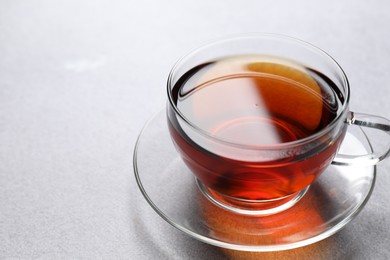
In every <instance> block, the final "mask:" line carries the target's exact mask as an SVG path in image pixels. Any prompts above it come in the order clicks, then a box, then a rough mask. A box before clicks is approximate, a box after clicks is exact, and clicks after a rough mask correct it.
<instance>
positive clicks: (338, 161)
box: [332, 111, 390, 166]
mask: <svg viewBox="0 0 390 260" xmlns="http://www.w3.org/2000/svg"><path fill="white" fill-rule="evenodd" d="M345 123H346V124H348V125H356V126H361V127H369V128H374V129H377V130H380V131H384V132H386V133H387V134H388V135H390V120H388V119H386V118H384V117H380V116H374V115H368V114H361V113H355V112H351V111H350V112H349V114H348V116H347V119H346V121H345ZM389 137H390V136H389ZM389 155H390V145H388V147H387V148H386V149H385V151H380V152H378V151H373V152H372V153H369V154H365V155H348V154H337V155H336V157H335V158H334V159H333V162H332V164H335V165H348V166H356V165H358V166H370V165H375V164H377V163H378V162H380V161H382V160H383V159H385V158H386V157H387V156H389Z"/></svg>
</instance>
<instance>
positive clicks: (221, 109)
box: [167, 35, 387, 214]
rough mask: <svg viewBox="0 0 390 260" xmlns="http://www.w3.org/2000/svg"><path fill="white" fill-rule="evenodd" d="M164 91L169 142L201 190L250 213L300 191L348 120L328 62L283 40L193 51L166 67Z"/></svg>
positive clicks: (237, 41)
mask: <svg viewBox="0 0 390 260" xmlns="http://www.w3.org/2000/svg"><path fill="white" fill-rule="evenodd" d="M168 97H169V102H168V105H167V116H168V126H169V130H170V133H171V136H172V140H173V142H174V144H175V145H176V148H177V150H178V151H179V153H180V155H181V157H182V158H183V160H184V162H185V163H186V165H187V166H188V167H189V168H190V169H191V171H192V172H193V173H194V175H195V176H196V178H197V179H198V182H199V184H200V186H201V188H202V190H203V192H205V193H206V195H207V196H208V197H209V198H211V199H212V200H214V202H216V203H217V204H219V205H222V206H223V205H226V204H228V206H227V207H228V209H231V208H233V210H234V208H236V207H237V208H244V209H246V208H248V209H250V210H253V209H254V210H255V212H256V214H262V212H263V211H264V210H263V209H264V205H266V206H265V208H266V209H267V210H268V209H269V208H271V209H272V208H275V211H274V212H273V211H271V213H275V212H278V211H280V210H283V209H285V208H286V206H283V205H284V204H285V203H286V202H288V201H290V200H294V198H295V199H296V198H297V197H299V196H302V195H303V193H304V191H305V189H307V188H308V187H309V185H310V184H311V183H313V181H315V180H316V178H317V177H318V176H319V175H320V174H321V173H322V172H324V170H325V169H326V168H327V167H328V166H329V165H330V164H331V163H332V161H333V160H334V159H335V156H336V154H337V152H338V148H339V147H340V144H341V142H342V140H343V138H344V136H345V133H346V131H347V128H348V127H347V126H348V123H353V122H352V121H351V120H352V119H353V118H352V115H353V114H352V113H351V112H350V111H349V108H348V100H349V86H348V81H347V79H346V77H345V75H344V73H343V71H342V70H341V68H340V67H339V66H338V65H337V63H336V62H335V61H334V60H333V59H331V58H330V57H329V56H328V55H326V54H325V53H323V52H322V51H320V50H318V49H316V48H315V47H313V46H311V45H309V44H306V43H303V42H300V41H297V40H294V39H290V38H287V37H283V36H275V35H261V36H253V35H251V36H243V37H238V38H233V39H228V40H224V41H220V42H217V43H213V44H210V45H208V46H206V47H203V48H201V49H199V50H197V51H195V52H193V53H192V54H190V55H189V56H187V57H186V58H184V59H182V60H181V61H179V63H178V64H177V65H176V66H175V67H174V69H173V70H172V72H171V74H170V77H169V80H168ZM372 118H374V119H375V120H381V119H378V118H377V117H372ZM372 118H371V119H372ZM371 121H372V120H371ZM371 121H369V122H371ZM355 123H356V122H355ZM385 124H387V121H385ZM382 125H384V124H382ZM372 127H376V126H375V125H372ZM377 128H379V127H377ZM373 157H375V156H371V157H370V158H371V159H370V158H369V159H367V157H365V158H361V161H364V160H366V161H370V162H373V160H372V158H373ZM340 158H341V159H340V163H349V162H351V161H352V159H356V157H353V158H352V157H351V158H350V157H349V156H343V155H340ZM294 203H295V202H294ZM290 204H291V203H290ZM292 205H293V203H292V204H291V205H289V206H292ZM256 208H257V210H256ZM266 212H267V214H268V213H269V211H266Z"/></svg>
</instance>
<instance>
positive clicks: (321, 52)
mask: <svg viewBox="0 0 390 260" xmlns="http://www.w3.org/2000/svg"><path fill="white" fill-rule="evenodd" d="M250 38H253V39H277V40H281V41H286V42H291V43H295V44H299V45H301V46H302V47H304V48H306V49H309V50H312V51H314V52H316V53H317V54H319V55H321V56H323V59H326V60H328V62H330V63H332V64H333V65H334V66H333V67H334V68H336V69H337V70H338V71H337V74H338V76H341V79H342V84H343V86H344V87H345V99H344V102H343V104H342V109H341V112H340V113H339V114H338V115H337V116H336V118H334V119H333V120H332V122H331V123H330V124H329V125H328V126H326V127H324V128H322V129H321V130H320V131H318V132H316V133H314V134H312V135H309V136H307V137H305V138H301V139H298V140H295V141H290V142H284V143H278V144H272V145H248V144H240V143H236V142H232V141H229V140H226V139H223V138H219V137H216V136H213V135H211V134H210V133H209V132H207V131H205V130H204V129H202V128H200V127H198V126H197V125H195V124H193V123H192V122H191V121H190V120H189V119H188V118H186V116H184V115H183V113H181V111H180V110H179V109H178V107H177V106H176V105H175V102H174V101H173V97H172V93H171V91H170V90H171V89H170V87H171V86H172V85H173V84H172V79H173V75H174V73H175V72H176V70H177V69H178V68H179V67H180V66H181V65H182V64H183V63H184V62H185V61H187V60H188V59H190V58H191V57H193V56H195V55H196V54H197V53H198V52H200V51H202V50H204V49H207V48H209V47H210V46H212V45H216V44H221V43H223V42H227V41H234V40H236V41H237V40H240V39H250ZM167 94H168V101H169V105H170V106H171V108H173V110H174V112H175V114H176V115H178V116H179V117H180V118H181V119H182V120H183V121H184V122H185V123H186V124H187V125H188V126H190V127H191V128H192V129H194V130H195V131H196V132H197V133H199V134H201V135H202V136H204V137H206V138H209V139H211V140H213V141H216V142H218V143H223V144H225V145H229V146H234V147H238V148H242V149H248V150H280V149H287V148H292V147H297V146H300V145H303V144H307V143H309V142H310V141H312V140H315V139H317V138H318V137H320V136H323V135H324V134H325V133H327V132H329V131H330V130H331V129H333V128H334V126H335V125H337V124H338V123H339V121H340V119H342V118H344V117H345V115H346V114H347V112H348V106H349V99H350V85H349V81H348V78H347V76H346V74H345V72H344V70H343V69H342V67H341V66H340V65H339V63H338V62H337V61H336V60H335V59H334V58H333V57H332V56H331V55H329V54H328V53H327V52H325V51H324V50H322V49H321V48H319V47H317V46H315V45H313V44H311V43H309V42H306V41H304V40H301V39H298V38H295V37H291V36H287V35H283V34H276V33H246V34H235V35H230V36H226V37H223V38H219V39H216V40H213V41H209V42H208V43H206V44H204V45H202V46H200V47H198V48H195V49H193V50H192V51H190V52H189V53H187V54H186V55H184V56H182V57H181V58H180V59H179V60H178V61H177V62H176V63H175V64H174V66H173V67H172V69H171V70H170V72H169V75H168V79H167Z"/></svg>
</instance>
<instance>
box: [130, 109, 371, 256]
mask: <svg viewBox="0 0 390 260" xmlns="http://www.w3.org/2000/svg"><path fill="white" fill-rule="evenodd" d="M361 140H363V141H361ZM366 151H371V145H370V143H369V142H368V140H367V138H366V136H365V134H364V132H363V131H362V130H361V129H360V128H359V127H349V132H348V133H347V136H346V137H345V140H344V142H343V145H342V147H341V151H340V152H342V153H349V154H364V153H366ZM134 172H135V177H136V180H137V183H138V186H139V188H140V190H141V192H142V194H143V196H144V197H145V199H146V200H147V202H148V203H149V204H150V205H151V206H152V208H153V209H154V210H155V211H156V212H157V213H158V214H159V215H160V216H161V217H162V218H163V219H164V220H165V221H167V222H168V223H169V224H171V225H172V226H174V227H176V228H177V229H179V230H181V231H183V232H184V233H186V234H188V235H190V236H191V237H193V238H195V239H198V240H200V241H203V242H205V243H208V244H211V245H215V246H218V247H223V248H228V249H235V250H243V251H256V252H269V251H280V250H287V249H293V248H298V247H302V246H305V245H309V244H312V243H315V242H318V241H320V240H322V239H325V238H327V237H329V236H331V235H333V234H334V233H336V232H337V231H339V230H340V229H341V228H342V227H344V226H345V225H346V224H347V223H349V222H350V221H351V220H352V219H353V218H354V217H355V216H356V215H357V214H358V213H359V212H360V211H361V210H362V209H363V207H364V205H365V204H366V203H367V201H368V199H369V197H370V195H371V192H372V190H373V187H374V183H375V177H376V168H375V166H367V167H361V166H360V167H351V166H335V165H331V166H329V167H328V169H327V170H326V171H325V172H324V173H323V174H322V175H321V176H320V177H319V178H318V179H317V181H316V182H314V183H313V184H312V185H311V186H310V188H309V189H308V191H307V192H306V194H305V195H304V197H303V198H302V199H301V200H299V202H297V204H295V205H294V206H293V207H291V208H289V209H287V210H285V211H282V212H280V213H277V214H273V215H268V216H247V215H241V214H236V213H233V212H230V211H227V210H225V209H223V208H221V207H219V206H217V205H215V204H214V203H212V202H210V200H208V199H207V198H206V197H205V196H204V195H203V194H202V192H200V191H199V189H198V186H197V184H196V179H195V177H194V175H193V174H192V173H191V172H190V171H189V170H188V169H187V167H186V166H185V165H184V163H183V162H182V160H181V158H180V157H179V155H178V153H177V152H176V150H175V147H174V145H173V143H172V141H171V139H170V135H169V132H168V127H167V123H166V118H165V110H162V111H160V112H159V113H157V114H156V115H155V116H154V117H152V119H150V120H149V122H148V123H147V124H146V125H145V127H144V129H143V130H142V132H141V134H140V135H139V137H138V141H137V144H136V147H135V150H134Z"/></svg>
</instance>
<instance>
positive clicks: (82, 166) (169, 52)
mask: <svg viewBox="0 0 390 260" xmlns="http://www.w3.org/2000/svg"><path fill="white" fill-rule="evenodd" d="M389 11H390V2H389V1H386V0H382V1H380V0H378V1H376V0H373V1H356V0H344V1H336V0H326V1H303V0H302V1H301V0H295V1H287V0H279V1H254V0H252V1H250V0H246V1H232V0H224V1H217V0H214V1H203V0H198V1H178V0H177V1H172V0H165V1H157V0H156V1H151V0H144V1H133V0H126V1H124V0H116V1H108V0H96V1H83V0H68V1H65V0H64V1H51V0H36V1H26V0H15V1H13V0H3V1H1V2H0V259H226V258H228V257H229V256H230V257H232V255H234V256H235V257H236V258H237V259H240V258H241V259H246V258H248V257H249V255H248V254H240V253H237V252H235V253H229V252H228V253H226V251H225V252H224V251H221V250H220V249H218V248H216V247H214V246H209V245H206V244H203V243H201V242H198V241H196V240H195V239H193V238H190V237H188V236H187V235H185V234H183V233H181V232H180V231H178V230H176V229H175V228H173V227H171V226H170V225H169V224H167V223H166V222H164V221H163V220H162V219H161V218H160V217H159V216H157V214H155V213H154V211H153V210H152V209H151V208H150V207H149V205H148V204H147V203H146V201H145V200H144V198H143V197H142V195H141V193H140V191H139V190H138V188H137V185H136V182H135V178H134V174H133V165H132V155H133V148H134V145H135V142H136V138H137V136H138V134H139V132H140V130H141V128H142V126H143V124H144V123H145V121H146V120H147V119H148V118H149V117H150V116H151V115H152V114H154V113H155V112H156V111H158V110H159V109H161V108H162V107H163V106H164V105H165V82H166V78H167V75H168V73H169V70H170V68H171V67H172V66H173V64H174V62H175V61H176V60H177V59H178V58H179V57H181V56H182V55H184V54H185V53H187V52H188V51H189V50H191V49H193V48H195V47H198V46H199V45H201V44H203V43H204V42H207V41H209V40H211V39H214V38H219V37H221V36H226V35H229V34H235V33H244V32H274V33H281V34H287V35H290V36H294V37H298V38H300V39H303V40H306V41H309V42H311V43H313V44H315V45H317V46H318V47H320V48H322V49H324V50H326V51H327V52H328V53H330V54H331V55H332V56H333V57H334V58H335V59H336V60H337V61H338V62H339V63H340V64H341V66H342V67H343V68H344V70H345V72H346V74H347V75H348V77H349V80H350V83H351V89H352V96H351V103H350V104H351V109H352V110H354V111H359V112H366V113H371V114H378V115H382V116H384V117H387V118H390V102H389V99H390V29H389V25H390V15H389ZM389 170H390V160H388V161H385V162H383V163H382V164H380V165H379V167H378V176H377V177H378V178H377V183H376V187H375V190H374V192H373V194H372V197H371V199H370V201H369V202H368V204H367V205H366V207H365V208H364V210H363V211H362V212H361V213H360V214H359V215H358V216H357V218H356V219H354V220H353V221H352V222H351V223H349V224H348V225H347V226H346V227H345V228H344V229H342V230H341V231H340V232H338V233H337V234H336V235H334V236H332V237H330V238H328V239H326V240H324V241H322V242H319V243H317V244H314V245H312V246H308V247H305V248H302V249H298V250H290V251H284V252H279V253H262V254H261V253H260V254H253V255H251V257H252V258H253V257H256V258H258V259H389V258H390V219H389V216H390V189H389V187H390V173H389Z"/></svg>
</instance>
